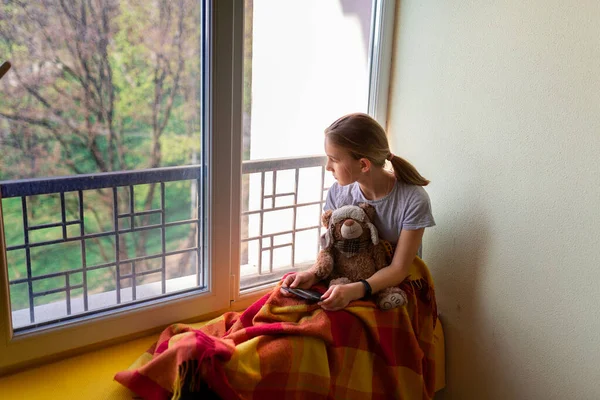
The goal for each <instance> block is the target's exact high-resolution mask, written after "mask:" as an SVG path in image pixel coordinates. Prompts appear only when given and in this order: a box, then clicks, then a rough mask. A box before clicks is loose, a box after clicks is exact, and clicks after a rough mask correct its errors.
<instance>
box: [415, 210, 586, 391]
mask: <svg viewBox="0 0 600 400" xmlns="http://www.w3.org/2000/svg"><path fill="white" fill-rule="evenodd" d="M453 204H461V203H460V202H459V201H456V200H453V201H450V202H448V203H447V205H448V206H449V207H451V206H452V205H453ZM486 214H487V213H486V212H485V211H484V210H483V209H482V208H481V207H470V208H461V209H460V210H458V209H457V210H445V212H444V216H445V217H446V218H441V219H444V221H441V220H440V221H438V226H437V227H436V228H434V229H436V232H435V237H434V238H433V240H430V241H429V242H428V245H427V247H426V248H425V254H424V255H425V258H426V261H427V262H428V265H429V266H430V268H431V271H432V274H433V276H434V281H435V284H436V296H437V300H438V309H439V310H440V313H441V316H440V319H441V321H442V323H443V327H444V333H445V342H446V388H445V389H444V390H442V391H440V392H439V393H438V394H436V397H435V399H436V400H440V399H441V400H454V399H458V400H471V399H473V400H481V399H486V400H496V399H498V400H504V399H538V398H565V394H569V393H570V394H572V395H573V397H569V398H590V397H588V396H589V392H588V395H583V390H584V389H585V388H583V387H582V384H583V383H585V378H584V377H581V376H578V375H577V373H576V372H574V371H570V370H565V371H557V370H556V369H553V368H551V365H569V364H572V363H573V360H568V359H565V357H567V356H565V354H567V353H564V352H558V351H556V350H557V349H555V347H554V346H556V344H555V343H556V342H553V341H552V340H550V339H551V337H549V336H548V332H547V331H545V330H544V328H543V327H542V326H537V325H536V324H535V321H528V320H524V319H523V318H522V317H523V312H524V310H529V311H528V313H529V314H532V310H533V309H535V307H536V304H529V303H528V304H525V303H523V304H522V305H520V306H519V308H509V307H507V306H506V305H505V304H501V303H499V301H501V300H498V299H499V298H501V297H502V288H497V287H494V285H502V286H503V287H504V288H506V287H507V286H508V287H510V282H502V281H501V280H500V279H501V277H502V276H503V275H506V272H504V273H503V272H502V270H504V271H506V269H510V270H519V269H524V268H527V260H528V256H527V255H523V257H522V258H518V257H517V260H522V262H523V264H522V265H501V264H498V263H497V262H496V263H494V262H495V261H494V260H499V259H502V258H498V257H496V256H494V257H492V256H493V254H492V252H493V251H497V250H498V249H499V248H500V247H501V243H495V238H494V236H493V233H492V232H493V227H492V226H491V225H490V223H489V219H488V218H487V217H486ZM503 251H510V250H507V249H504V250H503ZM507 279H510V276H509V278H507ZM524 287H527V285H525V286H524ZM492 292H493V293H492ZM509 293H511V292H509ZM512 293H514V291H512ZM492 296H494V297H492ZM552 300H555V299H545V300H544V299H541V300H540V301H542V302H543V301H552ZM521 307H522V308H521ZM565 323H566V322H565V321H557V324H556V326H557V329H558V330H564V329H565ZM553 343H554V344H553ZM565 346H569V343H565ZM549 359H553V360H552V362H551V363H549V361H548V360H549ZM588 372H589V374H588V376H593V375H594V372H592V371H588ZM577 393H579V394H581V395H579V396H578V395H577Z"/></svg>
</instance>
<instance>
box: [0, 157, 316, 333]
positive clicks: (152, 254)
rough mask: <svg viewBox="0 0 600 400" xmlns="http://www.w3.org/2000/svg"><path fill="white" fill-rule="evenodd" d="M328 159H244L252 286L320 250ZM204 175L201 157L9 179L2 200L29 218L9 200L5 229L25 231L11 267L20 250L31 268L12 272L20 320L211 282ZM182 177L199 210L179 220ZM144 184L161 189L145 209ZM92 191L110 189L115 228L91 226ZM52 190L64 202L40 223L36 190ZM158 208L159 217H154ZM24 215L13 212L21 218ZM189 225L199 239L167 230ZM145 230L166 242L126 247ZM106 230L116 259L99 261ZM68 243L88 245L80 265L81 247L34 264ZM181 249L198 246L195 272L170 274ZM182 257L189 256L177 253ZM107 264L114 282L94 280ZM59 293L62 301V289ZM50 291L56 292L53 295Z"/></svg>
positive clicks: (0, 187)
mask: <svg viewBox="0 0 600 400" xmlns="http://www.w3.org/2000/svg"><path fill="white" fill-rule="evenodd" d="M325 161H326V158H325V157H322V156H316V157H303V158H291V159H289V158H288V159H278V160H260V161H245V162H244V163H243V166H242V174H243V186H244V191H243V192H244V193H245V194H246V195H245V198H244V199H243V201H242V205H243V206H242V215H241V218H242V238H241V241H242V242H241V244H242V263H241V264H242V265H241V269H240V273H241V277H240V287H241V289H242V290H245V289H251V288H254V287H258V286H261V285H266V284H270V283H272V282H275V281H277V280H278V279H280V277H281V276H282V275H283V274H285V273H286V272H289V271H294V270H297V269H299V268H303V267H305V266H308V265H310V264H312V262H313V260H314V259H315V256H316V253H317V251H318V243H319V240H318V239H319V236H320V216H321V210H322V206H323V203H324V193H325V190H326V188H325V168H324V164H325ZM201 176H202V173H201V167H200V166H187V167H175V168H158V169H152V170H144V171H126V172H113V173H104V174H91V175H78V176H70V177H56V178H44V179H26V180H15V181H5V182H0V196H1V197H0V198H1V199H2V204H3V205H5V202H6V201H12V202H13V204H12V205H13V207H11V208H10V211H11V212H12V213H13V214H16V213H20V214H21V216H20V217H18V218H19V219H20V220H21V221H22V222H21V223H20V224H19V225H22V226H18V227H13V226H7V223H6V221H7V211H8V210H7V208H6V207H5V208H4V229H5V232H7V231H8V230H9V229H16V230H19V235H18V236H20V232H21V230H22V240H20V242H19V243H15V235H12V237H13V240H12V241H11V242H10V243H8V242H7V248H6V251H7V255H8V256H9V271H12V270H14V269H15V266H14V265H12V264H10V260H11V258H12V259H13V260H14V259H17V258H18V257H11V255H13V254H17V253H21V254H23V257H21V259H20V264H22V265H21V266H20V267H19V268H21V270H22V273H21V274H17V276H15V274H14V273H13V274H12V275H13V276H12V278H11V274H10V273H9V288H10V290H11V300H14V299H13V295H16V292H17V291H18V290H17V289H19V290H20V291H21V293H20V295H21V303H20V306H15V302H14V301H13V302H12V303H13V311H12V315H13V327H14V328H15V330H16V331H19V330H24V329H27V330H29V329H32V328H37V327H41V326H45V325H48V324H52V323H56V322H57V321H66V320H69V319H73V318H78V317H81V316H82V315H89V314H94V313H98V312H106V311H110V310H113V309H117V308H119V307H122V306H123V305H131V304H136V303H140V302H143V301H148V300H155V299H157V298H161V297H165V296H169V295H172V294H173V293H175V292H177V293H180V292H184V291H189V290H206V284H205V278H206V276H205V275H206V271H205V270H204V268H202V262H201V260H203V246H202V243H203V237H202V236H203V235H202V212H200V213H198V212H197V211H202V210H201V207H197V205H199V204H202V203H201V201H200V199H201V196H202V194H201V192H202V189H201V188H202V182H201ZM182 182H187V183H189V186H184V190H189V194H190V199H191V200H190V203H191V204H190V206H191V207H190V209H191V210H192V211H190V217H189V218H182V219H177V220H173V218H169V215H167V214H168V212H170V211H169V210H168V208H167V204H166V199H167V197H169V195H171V196H172V195H173V194H172V193H169V190H170V189H169V187H167V186H166V185H168V184H179V185H180V186H179V187H178V189H177V190H179V192H181V190H182V189H181V184H182ZM140 186H142V187H143V186H150V187H151V188H150V190H154V189H155V188H156V189H157V190H158V195H157V196H156V199H155V200H157V201H154V202H151V204H150V203H148V204H144V207H143V208H144V209H143V210H139V202H140V201H139V199H138V192H139V193H141V192H142V190H140V189H139V188H140ZM198 188H200V190H198ZM179 192H178V193H179ZM86 193H92V194H94V195H95V196H96V197H93V196H92V197H93V199H98V198H100V197H103V199H104V211H105V212H109V213H110V215H100V216H99V217H98V216H97V215H96V219H97V220H101V221H104V222H107V223H108V225H109V226H110V228H108V229H105V230H104V231H100V232H89V230H88V227H87V226H86V221H89V220H90V218H91V217H90V215H91V214H92V213H97V212H98V210H96V209H95V208H96V207H95V206H94V204H93V201H96V200H92V201H91V202H90V200H87V201H86V196H85V194H86ZM144 193H145V194H147V193H148V191H147V190H146V191H144ZM179 194H180V193H179ZM44 196H50V198H53V199H55V200H56V201H57V203H58V207H57V208H56V210H55V212H54V213H53V214H52V215H46V216H44V217H45V218H44V222H43V223H39V222H37V221H34V219H36V218H37V219H39V218H38V217H39V216H38V217H36V218H33V215H32V214H33V213H32V211H34V210H35V205H33V204H32V203H34V201H33V200H34V199H35V198H36V197H37V198H39V197H44ZM14 202H17V203H18V204H15V203H14ZM90 203H91V204H90ZM156 203H158V204H156ZM38 204H39V202H38ZM107 204H108V206H107ZM136 204H138V205H136ZM68 205H69V207H67V206H68ZM68 209H69V210H68ZM109 210H110V211H109ZM142 218H145V222H146V223H145V224H142V223H140V220H141V219H142ZM152 218H154V219H155V220H154V221H150V220H151V219H152ZM14 220H15V219H14V215H12V219H11V221H14ZM185 225H187V226H188V227H189V229H188V232H189V234H186V235H187V236H188V237H192V238H193V245H189V243H190V240H187V241H185V242H186V243H187V245H185V246H182V245H179V246H178V247H177V248H175V249H173V248H169V247H173V246H172V245H169V243H170V242H169V239H168V238H167V232H168V231H169V229H170V228H171V229H173V228H176V227H181V226H185ZM52 230H54V232H55V233H56V236H57V237H54V238H52V239H51V240H35V237H34V236H35V235H36V234H37V233H40V232H50V231H52ZM142 232H148V233H149V234H152V235H154V236H159V239H158V240H157V242H158V244H156V243H155V245H154V247H153V248H151V249H149V250H148V249H146V250H143V251H142V252H140V249H131V248H129V252H127V251H123V250H124V249H123V248H124V247H131V245H132V244H131V243H129V244H127V243H125V242H124V240H123V239H124V237H125V236H127V235H133V234H140V233H142ZM46 236H47V235H46ZM37 237H38V238H39V237H40V236H39V235H38V236H37ZM133 238H134V237H130V239H133ZM98 240H104V241H105V242H107V241H108V242H110V246H111V249H110V253H111V254H112V256H113V259H112V260H106V259H105V260H104V261H103V262H98V261H97V260H96V262H90V260H89V254H88V253H89V246H90V245H91V243H90V242H91V241H98ZM66 244H68V245H69V246H71V247H70V249H71V250H72V246H76V247H78V255H77V258H79V260H80V261H79V262H76V264H79V265H73V264H72V263H73V262H74V261H73V257H61V258H60V259H55V260H54V259H53V260H52V265H51V266H45V267H44V268H42V269H43V272H40V269H39V268H37V269H34V268H33V265H32V264H33V263H32V261H33V254H32V252H35V253H36V255H37V254H41V253H40V252H42V253H43V252H44V251H45V249H50V248H52V246H57V245H58V246H62V245H66ZM134 245H135V244H134ZM131 252H133V255H131ZM286 252H287V253H286ZM148 253H149V254H148ZM283 253H286V254H283ZM178 255H179V256H183V255H187V256H188V261H189V262H188V264H189V265H188V269H187V270H186V271H187V272H186V273H184V274H179V275H177V274H175V275H174V274H170V275H169V274H167V272H168V271H167V270H168V266H169V261H168V258H170V257H173V256H178ZM282 256H283V257H282ZM105 258H106V257H105ZM108 258H110V257H108ZM67 260H71V261H70V262H71V264H67ZM171 260H173V259H171ZM173 262H175V263H177V262H179V261H178V259H177V258H176V259H175V260H174V261H171V263H173ZM13 264H14V263H13ZM190 266H191V267H190ZM109 271H110V273H109ZM98 272H102V273H103V275H102V276H103V277H102V279H104V280H106V281H107V282H104V284H105V286H108V290H98V289H97V288H94V282H92V281H91V280H90V278H89V277H90V275H91V274H94V273H98ZM148 278H149V280H150V282H148ZM44 281H46V282H49V281H53V282H54V283H53V285H50V288H48V285H46V288H42V289H40V287H42V286H44V285H40V284H41V283H42V282H44ZM108 281H109V282H108ZM57 282H60V283H58V284H57ZM52 296H54V297H52ZM57 296H59V297H60V300H59V301H57V300H56V299H55V298H56V297H57ZM45 298H46V299H48V298H50V299H54V300H51V301H44V299H45ZM40 300H41V301H40Z"/></svg>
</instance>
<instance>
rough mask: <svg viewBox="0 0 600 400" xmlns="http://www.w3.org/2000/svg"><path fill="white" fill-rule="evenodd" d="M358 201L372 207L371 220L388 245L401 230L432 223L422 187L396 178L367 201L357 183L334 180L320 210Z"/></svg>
mask: <svg viewBox="0 0 600 400" xmlns="http://www.w3.org/2000/svg"><path fill="white" fill-rule="evenodd" d="M359 203H368V204H370V205H372V206H373V207H375V220H374V221H372V222H373V224H374V225H375V227H376V228H377V229H378V230H379V237H381V238H382V239H385V240H387V241H389V242H391V243H392V244H396V243H397V242H398V238H399V237H400V232H401V231H402V229H406V230H416V229H421V228H427V227H430V226H434V225H435V220H434V219H433V215H432V213H431V202H430V200H429V195H428V194H427V192H426V191H425V189H424V188H423V187H422V186H417V185H409V184H406V183H404V182H400V181H396V184H395V185H394V187H393V188H392V190H391V192H390V193H388V194H387V195H386V196H385V197H382V198H381V199H378V200H367V199H366V198H365V196H364V195H363V193H362V190H360V185H359V184H358V182H354V183H351V184H349V185H346V186H340V185H339V184H338V183H337V182H334V183H333V185H332V186H331V187H330V188H329V191H328V192H327V199H326V201H325V206H324V207H323V211H326V210H335V209H336V208H339V207H341V206H345V205H358V204H359ZM419 254H420V250H419Z"/></svg>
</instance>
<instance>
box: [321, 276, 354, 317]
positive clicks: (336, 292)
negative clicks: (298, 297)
mask: <svg viewBox="0 0 600 400" xmlns="http://www.w3.org/2000/svg"><path fill="white" fill-rule="evenodd" d="M363 292H364V288H363V285H362V283H360V282H359V283H358V284H357V283H356V282H355V283H348V284H345V285H333V286H330V287H329V289H327V291H326V292H325V294H324V295H323V296H321V301H320V302H319V305H320V306H321V307H322V308H323V309H324V310H327V311H337V310H341V309H343V308H346V306H347V305H348V304H349V303H350V302H351V301H353V300H358V299H360V298H361V297H362V296H363V294H364V293H363Z"/></svg>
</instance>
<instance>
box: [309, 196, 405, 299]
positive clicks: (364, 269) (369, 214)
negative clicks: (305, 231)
mask: <svg viewBox="0 0 600 400" xmlns="http://www.w3.org/2000/svg"><path fill="white" fill-rule="evenodd" d="M374 216H375V208H374V207H373V206H371V205H370V204H367V203H361V204H359V205H347V206H343V207H340V208H338V209H336V210H327V211H325V212H324V213H323V215H322V217H321V222H322V224H323V227H325V228H326V229H327V230H326V231H325V233H324V234H323V235H322V236H321V247H322V248H321V251H320V252H319V254H318V256H317V260H316V261H315V264H314V265H313V266H312V268H311V269H310V271H311V272H312V273H314V274H315V276H316V277H317V278H318V279H319V280H324V279H329V286H332V285H341V284H347V283H352V282H358V281H360V280H361V279H367V278H369V277H370V276H371V275H373V274H374V273H375V272H377V271H378V270H380V269H381V268H384V267H386V266H387V262H386V251H385V248H384V246H383V244H382V243H381V242H380V240H379V234H378V232H377V228H375V225H373V223H372V222H371V221H373V217H374ZM375 301H376V304H377V305H378V306H379V308H381V309H383V310H388V309H391V308H395V307H399V306H401V305H404V304H406V301H407V297H406V293H404V291H403V290H402V289H400V288H398V287H389V288H386V289H384V290H382V291H380V292H378V293H376V294H375Z"/></svg>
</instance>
